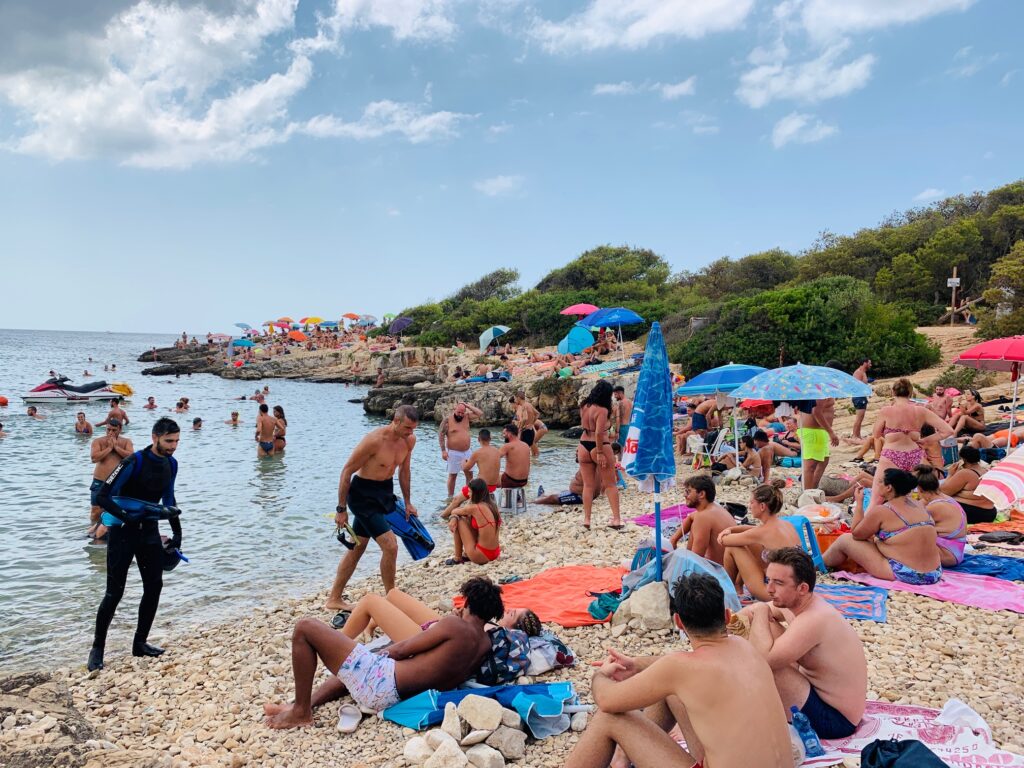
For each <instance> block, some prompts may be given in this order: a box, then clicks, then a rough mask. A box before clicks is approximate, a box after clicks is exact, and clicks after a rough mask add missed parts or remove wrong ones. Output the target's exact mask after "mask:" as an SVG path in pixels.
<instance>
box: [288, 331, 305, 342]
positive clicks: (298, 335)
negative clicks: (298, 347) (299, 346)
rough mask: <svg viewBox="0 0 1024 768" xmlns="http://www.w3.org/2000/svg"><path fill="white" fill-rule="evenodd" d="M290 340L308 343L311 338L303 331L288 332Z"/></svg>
mask: <svg viewBox="0 0 1024 768" xmlns="http://www.w3.org/2000/svg"><path fill="white" fill-rule="evenodd" d="M288 338H289V339H291V340H292V341H308V340H309V337H308V336H307V335H306V334H304V333H303V332H302V331H288Z"/></svg>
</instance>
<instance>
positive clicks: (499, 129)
mask: <svg viewBox="0 0 1024 768" xmlns="http://www.w3.org/2000/svg"><path fill="white" fill-rule="evenodd" d="M511 130H512V124H511V123H495V124H494V125H489V126H487V132H488V133H490V134H491V135H492V136H500V135H501V134H503V133H508V132H509V131H511Z"/></svg>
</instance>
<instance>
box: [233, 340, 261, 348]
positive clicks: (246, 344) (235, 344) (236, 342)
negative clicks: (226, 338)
mask: <svg viewBox="0 0 1024 768" xmlns="http://www.w3.org/2000/svg"><path fill="white" fill-rule="evenodd" d="M231 346H233V347H255V346H256V345H255V344H253V343H252V341H250V340H249V339H234V340H233V341H232V342H231Z"/></svg>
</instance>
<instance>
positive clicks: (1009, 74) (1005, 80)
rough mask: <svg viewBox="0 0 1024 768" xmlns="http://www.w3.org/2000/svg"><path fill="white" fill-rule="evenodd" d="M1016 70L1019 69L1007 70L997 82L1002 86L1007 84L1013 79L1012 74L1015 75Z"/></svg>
mask: <svg viewBox="0 0 1024 768" xmlns="http://www.w3.org/2000/svg"><path fill="white" fill-rule="evenodd" d="M1018 72H1020V70H1019V69H1011V70H1010V71H1009V72H1007V73H1006V74H1005V75H1003V76H1002V78H1001V79H1000V80H999V84H1000V85H1002V86H1007V85H1009V84H1010V81H1011V80H1013V76H1014V75H1016V74H1017V73H1018Z"/></svg>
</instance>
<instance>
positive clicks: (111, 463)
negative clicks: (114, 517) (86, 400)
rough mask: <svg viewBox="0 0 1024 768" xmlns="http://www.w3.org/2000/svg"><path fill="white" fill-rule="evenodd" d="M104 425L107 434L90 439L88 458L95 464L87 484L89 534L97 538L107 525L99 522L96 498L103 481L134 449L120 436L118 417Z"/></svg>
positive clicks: (128, 441) (104, 532) (126, 439)
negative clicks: (90, 504)
mask: <svg viewBox="0 0 1024 768" xmlns="http://www.w3.org/2000/svg"><path fill="white" fill-rule="evenodd" d="M106 425H107V434H106V435H103V436H101V437H97V438H96V439H95V440H93V441H92V447H91V449H90V453H89V458H90V459H91V460H92V463H93V464H95V465H96V467H95V469H93V471H92V484H91V485H90V486H89V500H90V502H91V503H92V508H91V509H90V512H89V520H90V522H91V523H92V525H91V527H90V528H89V534H90V535H91V536H93V537H95V538H97V539H99V538H101V537H103V536H105V535H106V533H107V527H106V526H105V525H102V524H101V523H100V514H101V513H102V510H101V509H100V506H99V500H98V495H99V492H100V489H102V488H103V481H104V480H106V479H107V478H108V477H110V473H111V472H113V471H114V467H116V466H117V465H118V464H120V463H121V460H122V459H126V458H128V457H129V456H131V455H132V453H133V452H134V451H135V448H134V447H133V446H132V441H131V440H129V439H128V438H127V437H121V420H120V419H107V422H106Z"/></svg>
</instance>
